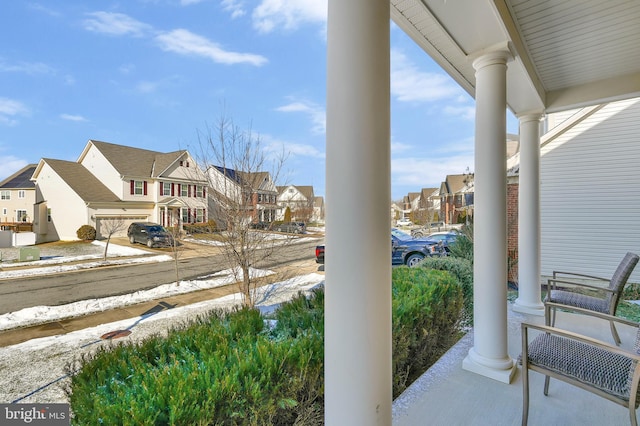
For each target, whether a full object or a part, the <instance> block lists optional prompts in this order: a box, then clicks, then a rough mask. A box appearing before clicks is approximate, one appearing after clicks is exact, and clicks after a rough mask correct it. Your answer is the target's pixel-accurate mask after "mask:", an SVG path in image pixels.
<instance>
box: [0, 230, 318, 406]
mask: <svg viewBox="0 0 640 426" xmlns="http://www.w3.org/2000/svg"><path fill="white" fill-rule="evenodd" d="M95 243H96V244H100V242H95ZM112 246H113V247H112ZM140 252H144V253H146V254H148V252H146V251H143V250H138V249H135V248H131V247H123V246H117V245H115V244H110V245H109V258H108V260H107V262H121V263H127V262H134V261H136V262H140V261H151V262H153V261H156V262H157V261H164V260H170V259H171V257H170V256H166V255H160V256H155V255H152V256H146V257H135V258H130V259H127V257H130V256H138V255H140ZM167 258H168V259H167ZM99 259H101V256H99ZM143 259H145V260H143ZM75 260H79V259H75ZM75 260H72V259H69V258H62V259H61V258H57V259H51V260H50V261H47V260H43V261H39V263H38V264H34V263H33V262H30V263H29V266H30V268H29V269H26V270H22V271H23V272H22V274H29V275H34V274H39V273H52V272H54V271H59V270H60V269H51V268H62V267H63V266H66V267H68V268H81V267H82V265H86V264H87V263H92V262H83V263H82V264H74V265H70V264H69V263H70V262H74V261H75ZM83 260H87V259H83ZM53 263H57V264H53ZM96 263H97V264H99V265H103V264H104V263H103V262H102V261H100V260H96ZM34 266H36V267H34ZM96 266H97V265H96ZM94 267H95V266H94ZM42 270H45V271H48V272H42ZM64 270H68V269H64ZM9 272H12V273H16V274H17V273H18V271H17V270H15V271H3V272H0V277H6V276H5V275H2V274H5V273H9ZM232 272H233V271H222V272H220V273H217V274H215V275H212V276H208V277H203V278H202V279H199V280H192V281H181V282H180V285H176V284H175V283H173V284H168V285H162V286H159V287H157V288H155V289H151V290H148V291H140V292H136V293H132V294H128V295H123V296H116V297H108V298H103V299H92V300H87V301H82V302H76V303H71V304H68V305H63V306H56V307H47V306H38V307H33V308H28V309H23V310H21V311H17V312H12V313H9V314H4V315H0V330H3V329H4V330H6V329H8V328H14V327H16V326H17V325H19V326H25V325H29V324H34V323H39V322H40V323H41V322H48V321H55V320H56V319H61V318H66V317H71V316H77V314H78V313H79V312H82V313H83V314H86V313H87V312H95V311H102V310H106V309H111V308H114V307H119V306H123V305H128V304H132V303H139V302H141V301H146V300H155V299H159V298H162V297H163V296H169V295H173V294H177V293H184V292H188V291H196V290H201V289H205V288H212V287H216V286H220V285H226V284H229V283H230V282H232V281H233V280H234V279H233V275H234V274H233V273H232ZM252 273H254V274H256V276H265V275H269V274H272V273H273V272H272V271H265V270H254V271H252ZM15 276H16V275H11V277H15ZM323 282H324V275H322V274H316V273H311V274H307V275H302V276H298V277H294V278H291V279H289V280H286V281H283V282H277V283H273V284H270V285H267V286H264V287H261V288H260V289H259V290H258V291H259V293H258V297H257V300H258V301H259V303H258V305H259V307H260V308H261V309H262V310H269V309H273V307H275V306H277V305H278V304H279V303H282V302H283V301H286V300H288V299H290V298H292V297H293V296H295V295H296V294H298V293H299V292H301V291H302V292H307V291H310V290H311V289H312V288H314V287H316V286H318V285H321V284H322V283H323ZM240 302H241V297H240V295H239V294H237V293H236V294H231V295H229V296H225V297H222V298H219V299H214V300H209V301H205V302H200V303H195V304H192V305H188V306H184V307H179V308H173V309H167V310H163V311H160V312H157V313H153V314H149V315H147V316H141V317H138V318H133V319H129V320H123V321H118V322H114V323H109V324H102V325H99V326H97V327H91V328H87V329H84V330H80V331H76V332H71V333H68V334H63V335H58V336H52V337H44V338H39V339H32V340H30V341H27V342H24V343H20V344H17V345H13V346H8V347H3V348H0V371H1V372H2V380H1V383H2V385H1V386H0V403H12V402H23V403H64V402H66V396H65V394H64V392H63V386H64V385H65V383H67V380H68V378H67V377H66V375H65V366H66V365H67V364H68V363H70V362H71V361H72V360H73V359H75V358H77V357H79V356H81V354H83V353H86V352H90V351H93V350H95V348H96V347H97V346H98V345H112V344H118V343H119V342H123V341H131V340H139V339H144V338H145V337H148V336H151V335H158V334H160V335H162V334H164V333H166V331H167V330H168V329H170V328H172V327H174V326H177V325H179V324H184V322H185V321H188V320H189V319H193V318H195V317H197V316H199V315H203V314H205V313H207V312H209V311H211V310H212V309H215V308H225V307H230V306H233V305H237V304H239V303H240ZM115 330H127V331H130V332H131V334H130V335H128V336H126V337H123V338H121V339H118V340H115V341H106V340H102V339H101V338H100V336H102V335H104V334H105V333H108V332H112V331H115Z"/></svg>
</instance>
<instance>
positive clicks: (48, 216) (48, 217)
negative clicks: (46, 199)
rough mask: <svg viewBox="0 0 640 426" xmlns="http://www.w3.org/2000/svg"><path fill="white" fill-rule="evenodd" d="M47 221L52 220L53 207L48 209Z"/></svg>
mask: <svg viewBox="0 0 640 426" xmlns="http://www.w3.org/2000/svg"><path fill="white" fill-rule="evenodd" d="M47 222H51V209H47Z"/></svg>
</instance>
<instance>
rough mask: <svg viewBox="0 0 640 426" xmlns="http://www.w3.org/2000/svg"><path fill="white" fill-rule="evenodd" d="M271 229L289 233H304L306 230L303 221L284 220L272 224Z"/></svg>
mask: <svg viewBox="0 0 640 426" xmlns="http://www.w3.org/2000/svg"><path fill="white" fill-rule="evenodd" d="M272 229H273V230H274V231H279V232H287V233H289V234H304V233H306V232H307V225H306V224H305V223H304V222H284V223H280V224H278V225H275V226H273V228H272Z"/></svg>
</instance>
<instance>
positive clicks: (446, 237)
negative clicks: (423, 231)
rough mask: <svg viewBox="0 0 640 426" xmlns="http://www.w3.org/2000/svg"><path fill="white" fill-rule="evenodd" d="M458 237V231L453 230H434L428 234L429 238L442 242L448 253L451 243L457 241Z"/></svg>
mask: <svg viewBox="0 0 640 426" xmlns="http://www.w3.org/2000/svg"><path fill="white" fill-rule="evenodd" d="M456 238H458V233H457V232H451V231H443V232H434V233H432V234H429V235H427V236H426V239H427V240H434V241H437V242H439V243H441V244H442V245H443V247H444V249H445V250H446V251H447V253H449V252H450V250H449V244H453V243H454V242H455V241H456Z"/></svg>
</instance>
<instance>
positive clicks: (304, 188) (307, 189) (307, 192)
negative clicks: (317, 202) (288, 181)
mask: <svg viewBox="0 0 640 426" xmlns="http://www.w3.org/2000/svg"><path fill="white" fill-rule="evenodd" d="M288 188H295V189H296V191H298V192H299V193H300V194H302V196H304V197H305V198H306V199H307V200H309V201H312V200H313V186H312V185H286V186H278V187H277V190H278V196H280V195H282V194H283V193H284V191H285V190H287V189H288Z"/></svg>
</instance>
